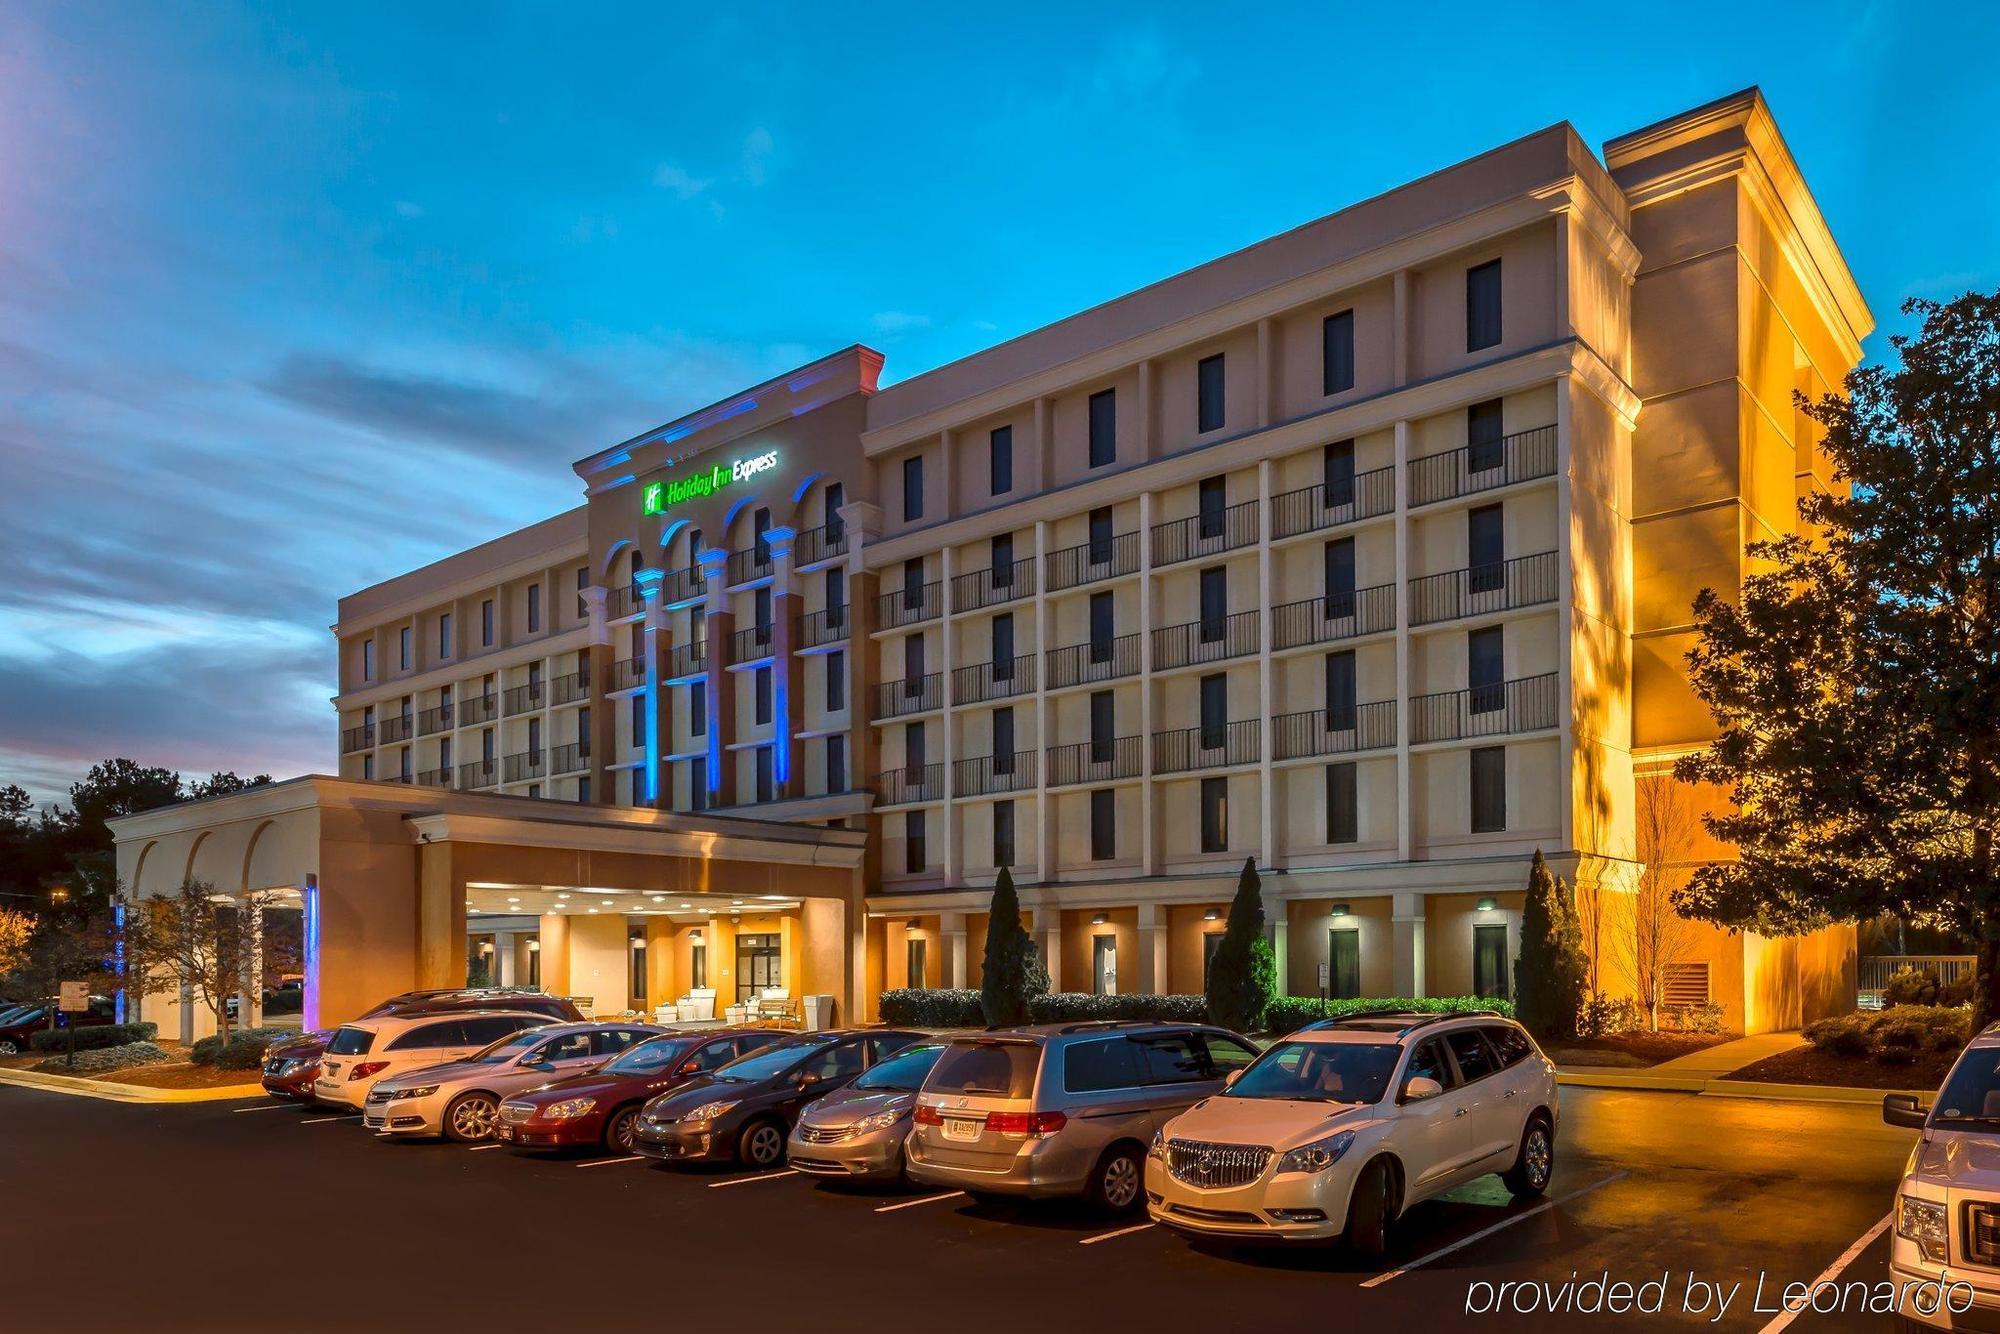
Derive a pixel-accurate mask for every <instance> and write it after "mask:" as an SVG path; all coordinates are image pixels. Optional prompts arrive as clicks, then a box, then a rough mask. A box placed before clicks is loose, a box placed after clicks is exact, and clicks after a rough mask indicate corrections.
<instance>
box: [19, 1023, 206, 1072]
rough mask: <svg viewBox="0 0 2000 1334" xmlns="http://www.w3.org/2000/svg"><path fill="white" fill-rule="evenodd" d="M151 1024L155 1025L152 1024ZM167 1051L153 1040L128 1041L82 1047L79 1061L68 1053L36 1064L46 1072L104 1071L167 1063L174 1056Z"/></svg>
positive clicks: (77, 1055)
mask: <svg viewBox="0 0 2000 1334" xmlns="http://www.w3.org/2000/svg"><path fill="white" fill-rule="evenodd" d="M148 1027H151V1025H148ZM173 1059H174V1058H173V1057H172V1056H169V1055H168V1054H167V1053H166V1052H165V1051H163V1050H161V1049H160V1048H159V1047H158V1046H157V1045H155V1044H153V1043H151V1042H128V1043H124V1044H121V1045H119V1046H116V1047H94V1048H92V1049H91V1050H89V1051H82V1050H79V1051H78V1052H77V1054H76V1064H75V1065H71V1064H70V1063H69V1061H68V1059H67V1058H66V1057H62V1056H52V1057H50V1058H49V1059H48V1060H46V1061H43V1062H42V1063H41V1064H39V1065H37V1066H36V1067H35V1069H36V1070H38V1071H41V1072H42V1073H44V1074H51V1075H60V1074H64V1073H75V1072H77V1071H87V1072H89V1073H92V1074H102V1073H103V1072H105V1071H107V1070H130V1069H134V1068H136V1067H138V1066H142V1065H164V1064H166V1063H167V1062H168V1061H171V1060H173Z"/></svg>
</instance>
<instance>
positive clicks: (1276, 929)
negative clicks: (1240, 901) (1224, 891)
mask: <svg viewBox="0 0 2000 1334" xmlns="http://www.w3.org/2000/svg"><path fill="white" fill-rule="evenodd" d="M1261 897H1262V899H1263V902H1264V932H1265V934H1266V935H1267V936H1269V937H1270V941H1271V956H1272V957H1273V958H1275V959H1276V960H1277V961H1278V987H1277V994H1278V995H1280V996H1289V995H1291V994H1292V986H1291V982H1292V914H1291V912H1290V910H1289V909H1288V908H1287V906H1286V904H1285V901H1284V900H1283V899H1281V898H1279V897H1278V896H1277V895H1276V894H1275V893H1273V892H1272V891H1271V889H1270V888H1269V887H1268V883H1267V886H1266V888H1265V889H1264V891H1263V893H1262V895H1261Z"/></svg>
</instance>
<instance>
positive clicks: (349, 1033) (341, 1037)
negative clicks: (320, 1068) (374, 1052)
mask: <svg viewBox="0 0 2000 1334" xmlns="http://www.w3.org/2000/svg"><path fill="white" fill-rule="evenodd" d="M374 1045H375V1035H374V1034H373V1033H370V1032H369V1031H368V1030H367V1029H365V1028H343V1029H341V1030H340V1031H339V1032H338V1033H335V1034H334V1035H333V1041H331V1042H329V1043H327V1044H326V1051H327V1055H329V1056H366V1055H367V1054H368V1049H369V1048H370V1047H372V1046H374Z"/></svg>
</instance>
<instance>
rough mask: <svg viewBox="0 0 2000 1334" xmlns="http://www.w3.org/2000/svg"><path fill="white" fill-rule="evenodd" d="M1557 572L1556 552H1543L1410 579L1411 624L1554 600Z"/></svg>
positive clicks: (1449, 619) (1558, 572)
mask: <svg viewBox="0 0 2000 1334" xmlns="http://www.w3.org/2000/svg"><path fill="white" fill-rule="evenodd" d="M1560 568H1561V567H1560V565H1559V563H1558V558H1557V555H1556V553H1555V552H1553V551H1543V552H1538V553H1537V554H1535V555H1533V556H1516V557H1514V558H1513V559H1512V560H1502V561H1494V562H1493V563H1492V564H1490V565H1473V566H1469V567H1468V568H1466V569H1463V570H1446V571H1445V572H1444V573H1443V574H1427V575H1425V576H1423V577H1422V578H1420V579H1412V580H1410V624H1411V625H1430V624H1433V623H1434V622H1437V621H1451V620H1457V619H1458V618H1459V617H1461V616H1484V615H1486V614H1487V613H1488V612H1495V611H1513V610H1514V609H1515V608H1517V607H1532V606H1535V605H1537V604H1538V603H1543V602H1554V601H1555V600H1556V583H1557V580H1558V576H1559V574H1560Z"/></svg>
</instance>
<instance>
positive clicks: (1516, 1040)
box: [1479, 1024, 1529, 1065]
mask: <svg viewBox="0 0 2000 1334" xmlns="http://www.w3.org/2000/svg"><path fill="white" fill-rule="evenodd" d="M1479 1031H1480V1032H1482V1033H1484V1034H1485V1035H1486V1040H1487V1041H1488V1042H1490V1043H1492V1044H1493V1050H1494V1051H1496V1052H1498V1053H1499V1054H1500V1064H1502V1065H1518V1064H1520V1063H1521V1062H1522V1061H1525V1060H1527V1059H1528V1053H1529V1047H1528V1035H1527V1034H1526V1033H1523V1032H1522V1031H1521V1030H1520V1029H1518V1028H1511V1027H1509V1026H1507V1025H1505V1024H1495V1025H1494V1026H1493V1027H1491V1028H1482V1029H1480V1030H1479Z"/></svg>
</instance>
